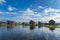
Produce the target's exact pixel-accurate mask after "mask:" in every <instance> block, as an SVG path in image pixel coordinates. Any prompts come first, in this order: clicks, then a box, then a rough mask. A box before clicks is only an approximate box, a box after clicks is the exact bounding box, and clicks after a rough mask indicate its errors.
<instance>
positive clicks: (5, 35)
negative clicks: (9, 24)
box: [0, 26, 60, 40]
mask: <svg viewBox="0 0 60 40" xmlns="http://www.w3.org/2000/svg"><path fill="white" fill-rule="evenodd" d="M8 29H9V28H8ZM31 29H32V31H31ZM0 40H60V28H58V29H57V28H56V29H55V30H54V31H53V32H51V31H50V30H49V28H47V27H41V28H38V27H37V26H35V27H31V26H25V27H22V26H16V27H14V28H13V29H9V30H7V28H6V27H1V28H0Z"/></svg>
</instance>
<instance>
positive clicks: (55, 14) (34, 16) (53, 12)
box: [15, 8, 60, 23]
mask: <svg viewBox="0 0 60 40" xmlns="http://www.w3.org/2000/svg"><path fill="white" fill-rule="evenodd" d="M59 12H60V9H53V8H46V9H45V10H44V12H43V13H38V12H34V11H33V10H31V9H30V8H27V10H26V11H23V14H22V16H17V17H15V18H17V21H18V19H19V20H20V21H29V20H34V21H41V22H49V20H51V19H53V20H55V21H56V23H59V22H60V14H59ZM46 13H47V15H46Z"/></svg>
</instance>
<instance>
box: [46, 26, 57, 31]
mask: <svg viewBox="0 0 60 40" xmlns="http://www.w3.org/2000/svg"><path fill="white" fill-rule="evenodd" d="M46 27H48V28H49V29H50V30H51V31H53V30H55V28H56V25H46Z"/></svg>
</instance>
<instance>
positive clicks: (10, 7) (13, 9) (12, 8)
mask: <svg viewBox="0 0 60 40" xmlns="http://www.w3.org/2000/svg"><path fill="white" fill-rule="evenodd" d="M8 10H9V11H15V10H17V9H16V8H15V7H12V6H9V7H8Z"/></svg>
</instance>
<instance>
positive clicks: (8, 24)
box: [7, 21, 16, 28]
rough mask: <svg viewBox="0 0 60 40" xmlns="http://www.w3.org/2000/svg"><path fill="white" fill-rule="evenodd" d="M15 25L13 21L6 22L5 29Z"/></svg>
mask: <svg viewBox="0 0 60 40" xmlns="http://www.w3.org/2000/svg"><path fill="white" fill-rule="evenodd" d="M15 24H16V22H13V21H7V27H8V28H10V27H12V26H14V25H15Z"/></svg>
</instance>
